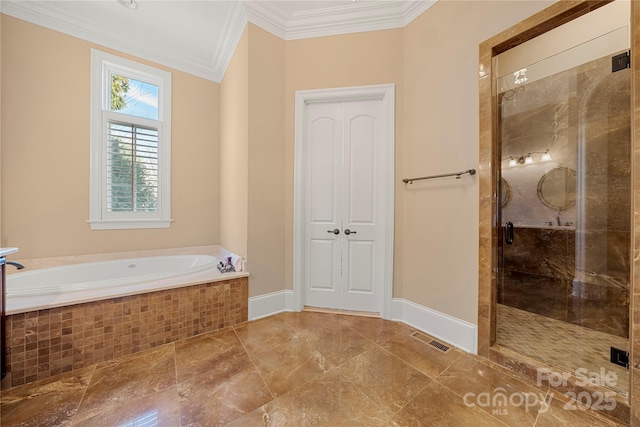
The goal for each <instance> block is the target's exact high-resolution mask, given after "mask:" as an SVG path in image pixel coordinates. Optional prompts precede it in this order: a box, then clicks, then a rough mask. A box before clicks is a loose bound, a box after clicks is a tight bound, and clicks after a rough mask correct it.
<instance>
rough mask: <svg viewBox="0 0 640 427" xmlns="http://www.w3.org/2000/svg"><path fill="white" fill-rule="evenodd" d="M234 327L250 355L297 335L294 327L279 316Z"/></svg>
mask: <svg viewBox="0 0 640 427" xmlns="http://www.w3.org/2000/svg"><path fill="white" fill-rule="evenodd" d="M234 329H235V331H236V334H237V335H238V338H240V341H241V342H242V345H243V346H244V348H245V350H246V351H247V353H249V356H251V354H252V353H256V352H261V351H264V350H267V349H269V348H271V347H273V346H275V345H278V344H282V343H283V342H286V341H289V340H290V339H291V338H292V337H293V336H294V335H295V331H294V330H293V328H292V327H291V326H289V325H288V324H287V323H286V322H285V321H284V320H282V319H281V318H280V317H278V316H270V317H266V318H264V319H260V320H255V321H253V322H247V323H243V324H241V325H238V326H235V327H234Z"/></svg>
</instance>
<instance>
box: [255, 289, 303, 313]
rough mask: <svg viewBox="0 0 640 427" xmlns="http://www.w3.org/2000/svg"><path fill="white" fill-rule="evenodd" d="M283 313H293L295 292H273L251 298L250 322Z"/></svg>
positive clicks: (287, 290) (286, 290)
mask: <svg viewBox="0 0 640 427" xmlns="http://www.w3.org/2000/svg"><path fill="white" fill-rule="evenodd" d="M283 311H293V291H292V290H289V289H285V290H283V291H278V292H272V293H270V294H264V295H258V296H256V297H251V298H249V320H256V319H261V318H263V317H267V316H271V315H272V314H277V313H282V312H283Z"/></svg>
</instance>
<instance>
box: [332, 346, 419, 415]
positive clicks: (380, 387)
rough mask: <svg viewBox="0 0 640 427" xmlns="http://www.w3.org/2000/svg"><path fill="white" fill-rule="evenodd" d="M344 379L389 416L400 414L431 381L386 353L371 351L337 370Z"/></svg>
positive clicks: (379, 350)
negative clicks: (399, 411)
mask: <svg viewBox="0 0 640 427" xmlns="http://www.w3.org/2000/svg"><path fill="white" fill-rule="evenodd" d="M339 369H340V372H341V373H342V375H344V377H345V378H346V379H347V380H349V381H351V382H352V383H353V384H354V385H355V386H357V387H358V388H359V389H360V390H362V391H363V392H364V393H365V394H366V395H367V396H368V397H369V398H370V399H371V400H372V401H373V402H374V403H375V404H377V405H378V406H380V407H381V408H382V409H384V410H385V411H387V412H388V413H390V414H393V413H395V412H397V411H398V410H400V409H401V408H402V407H403V406H404V405H406V404H407V402H408V401H409V400H411V399H412V398H413V397H414V396H416V395H417V394H418V393H419V392H420V391H421V390H422V389H423V388H425V387H426V386H427V384H429V383H430V382H431V379H429V377H427V376H426V375H424V374H422V373H421V372H420V371H418V370H417V369H415V368H412V367H411V366H409V365H407V364H406V363H404V362H403V361H402V360H400V359H398V358H397V357H395V356H393V355H391V354H389V353H387V352H386V351H384V350H382V349H379V348H373V349H371V350H369V351H367V352H365V353H363V354H361V355H360V356H357V357H355V358H353V359H351V360H349V361H348V362H345V363H343V364H342V365H340V367H339Z"/></svg>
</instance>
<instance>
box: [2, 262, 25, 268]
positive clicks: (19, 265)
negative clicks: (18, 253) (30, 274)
mask: <svg viewBox="0 0 640 427" xmlns="http://www.w3.org/2000/svg"><path fill="white" fill-rule="evenodd" d="M5 264H7V265H13V266H14V267H15V268H17V269H18V270H24V265H22V264H20V263H19V262H15V261H6V262H5Z"/></svg>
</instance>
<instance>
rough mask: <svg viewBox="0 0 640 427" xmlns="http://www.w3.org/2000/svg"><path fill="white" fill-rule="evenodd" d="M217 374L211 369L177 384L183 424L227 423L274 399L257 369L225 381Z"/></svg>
mask: <svg viewBox="0 0 640 427" xmlns="http://www.w3.org/2000/svg"><path fill="white" fill-rule="evenodd" d="M214 376H215V373H214V372H213V371H210V372H208V373H205V374H202V375H199V376H197V377H193V378H189V379H187V380H185V381H184V382H181V383H180V384H178V394H179V396H180V421H181V424H182V425H183V426H224V425H226V424H228V423H229V422H231V421H233V420H235V419H236V418H238V417H241V416H242V415H245V414H247V413H249V412H251V411H253V410H254V409H256V408H258V407H260V406H262V405H264V404H265V403H267V402H269V401H271V400H272V399H273V396H272V395H271V393H269V390H268V389H267V386H266V385H265V384H264V381H262V378H260V375H258V373H257V372H256V371H255V370H248V371H243V372H240V373H239V374H236V375H234V376H232V377H230V378H228V379H226V380H224V381H219V378H218V379H216V378H215V377H214Z"/></svg>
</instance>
